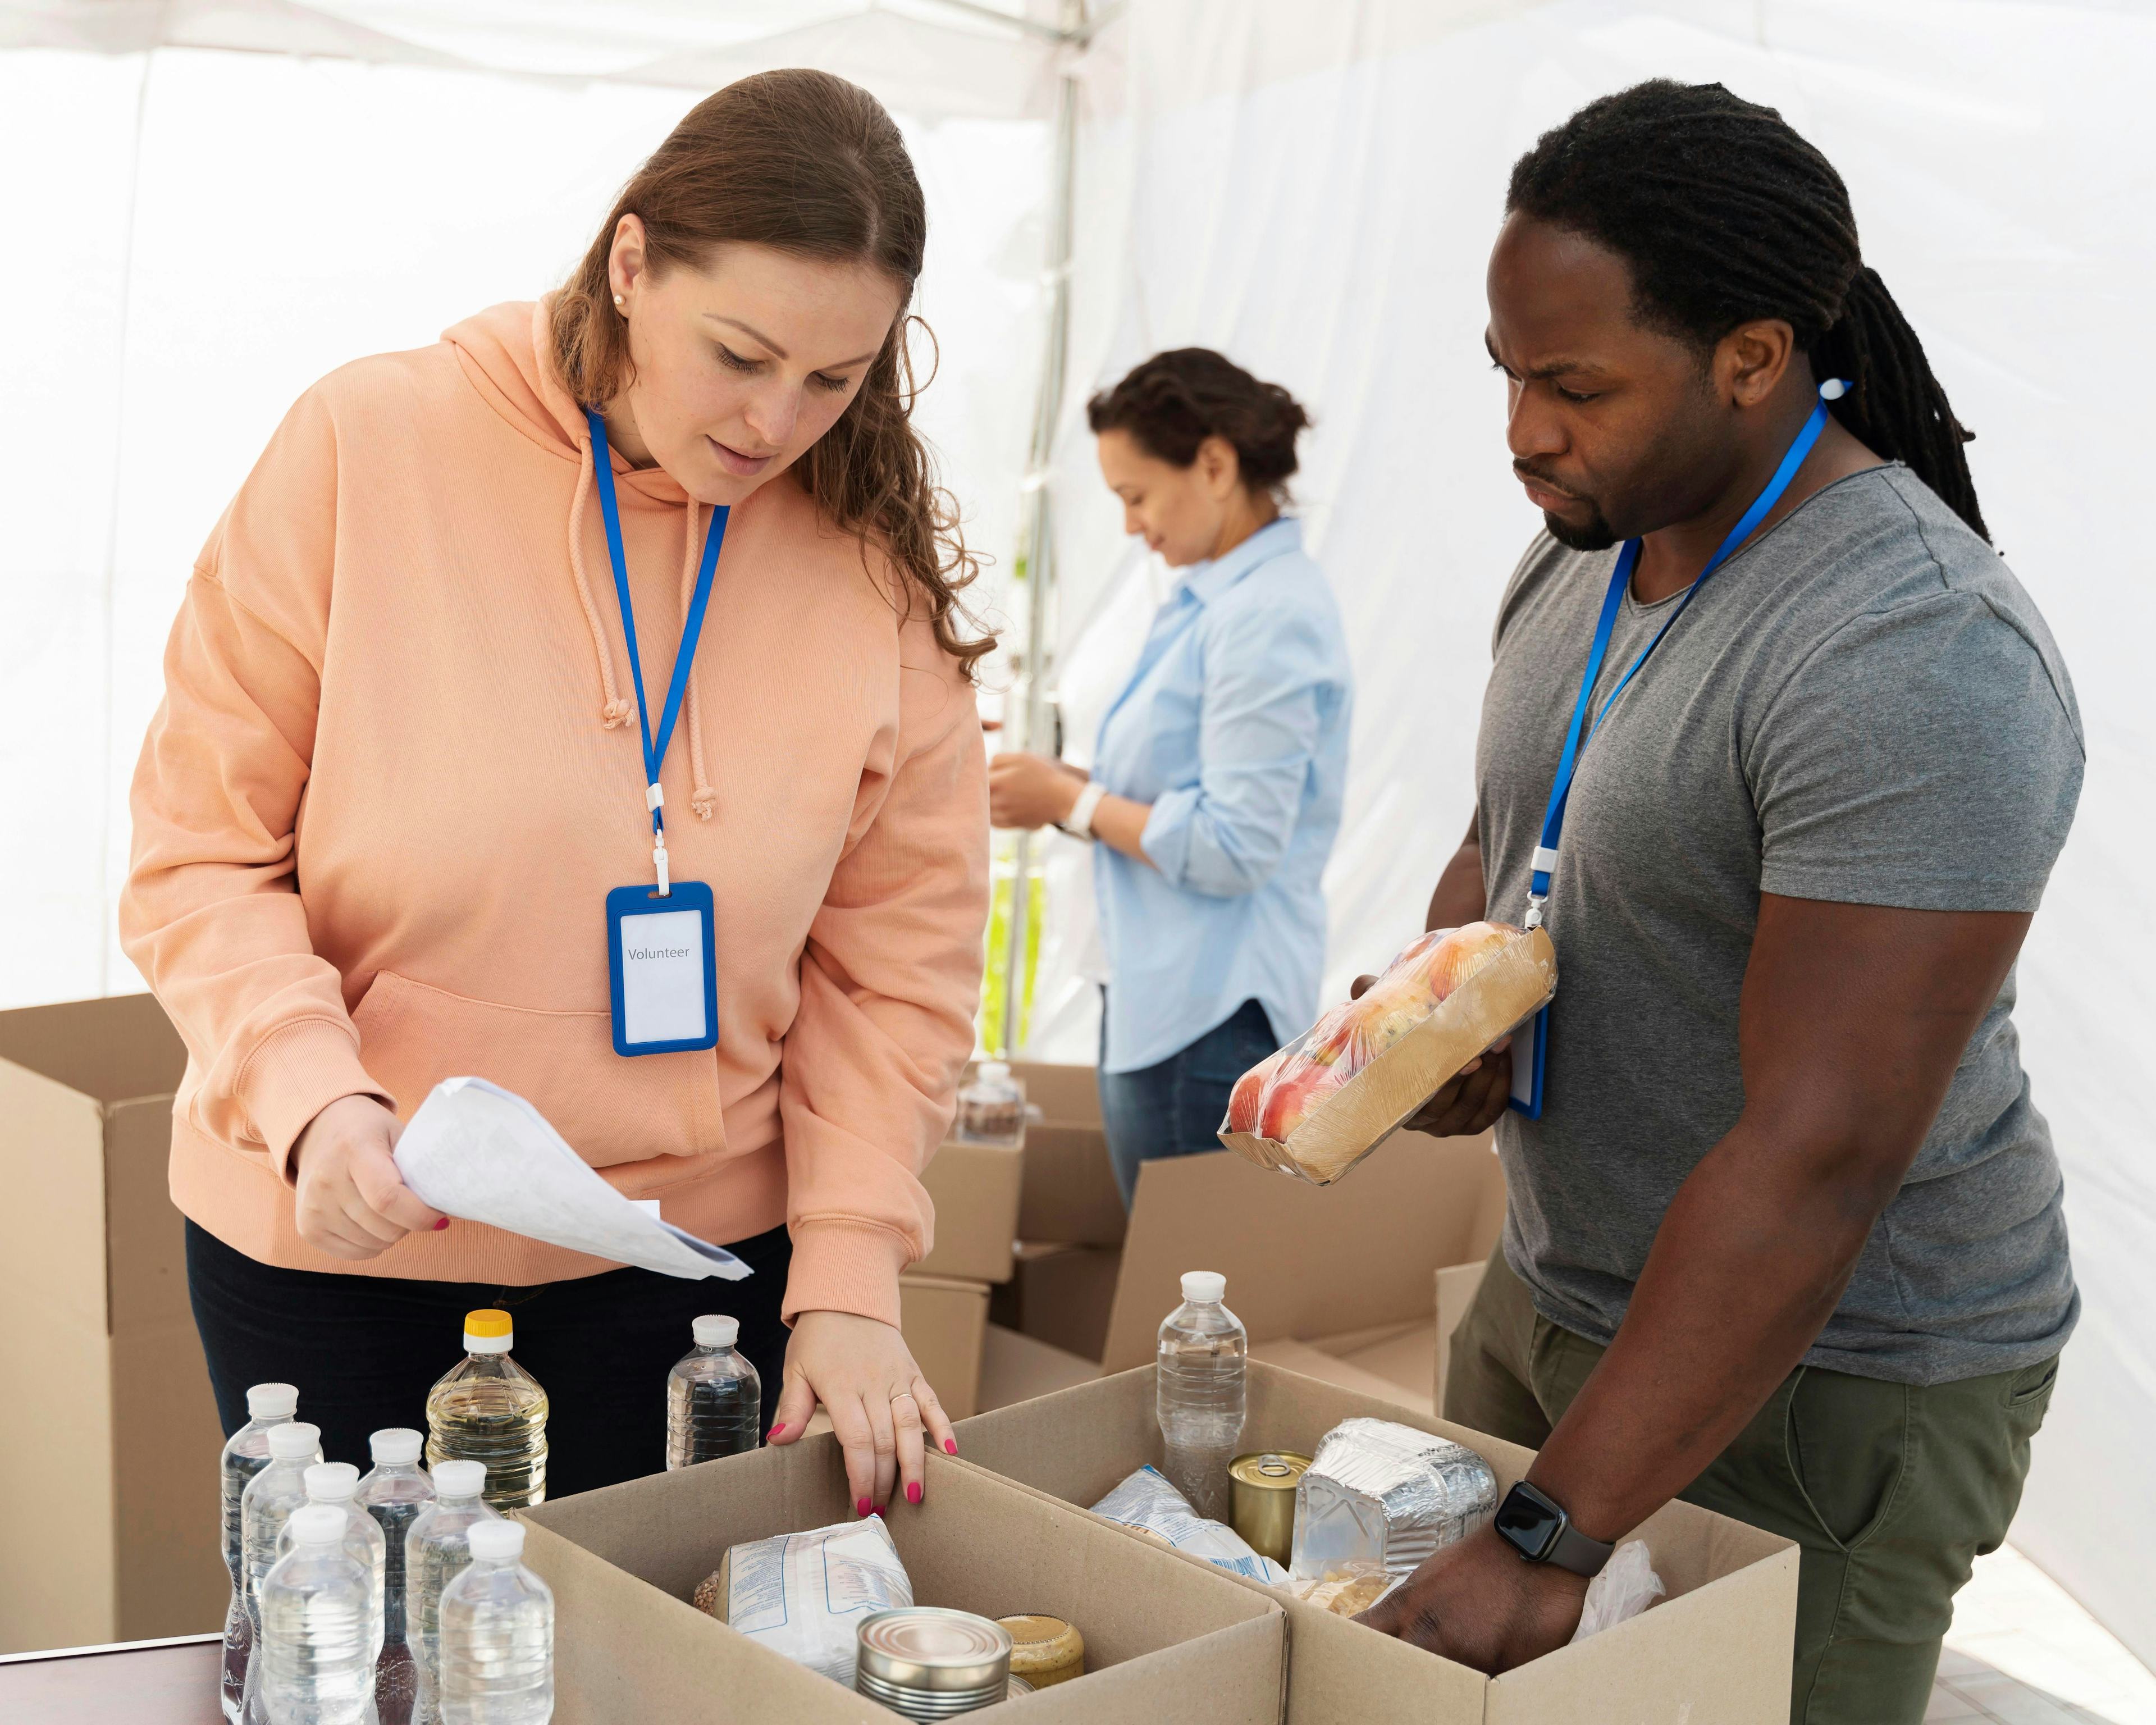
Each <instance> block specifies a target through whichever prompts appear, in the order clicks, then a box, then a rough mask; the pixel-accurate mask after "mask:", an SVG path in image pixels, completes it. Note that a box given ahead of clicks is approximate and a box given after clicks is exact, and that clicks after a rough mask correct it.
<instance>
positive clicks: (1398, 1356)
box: [1250, 1322, 1437, 1418]
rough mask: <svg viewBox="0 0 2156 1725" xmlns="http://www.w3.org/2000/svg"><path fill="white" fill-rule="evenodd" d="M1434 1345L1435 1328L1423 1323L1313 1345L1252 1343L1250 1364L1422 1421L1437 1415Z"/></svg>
mask: <svg viewBox="0 0 2156 1725" xmlns="http://www.w3.org/2000/svg"><path fill="white" fill-rule="evenodd" d="M1436 1342H1437V1333H1436V1327H1435V1324H1434V1323H1429V1322H1424V1323H1416V1324H1407V1325H1404V1326H1399V1327H1389V1328H1385V1329H1382V1330H1378V1331H1374V1332H1373V1331H1368V1330H1361V1331H1357V1332H1354V1333H1353V1334H1351V1335H1346V1336H1323V1337H1319V1338H1318V1339H1317V1341H1315V1342H1261V1343H1255V1344H1254V1345H1253V1346H1252V1347H1251V1348H1250V1358H1252V1359H1255V1360H1263V1361H1264V1362H1265V1363H1266V1364H1267V1365H1273V1366H1279V1367H1281V1368H1282V1369H1283V1370H1286V1371H1290V1372H1300V1373H1301V1374H1302V1375H1303V1376H1304V1377H1306V1378H1317V1380H1318V1381H1319V1382H1320V1383H1322V1384H1337V1385H1339V1386H1340V1388H1342V1389H1352V1390H1354V1391H1355V1392H1357V1393H1358V1394H1362V1395H1368V1396H1373V1397H1375V1398H1376V1399H1378V1400H1379V1401H1382V1402H1391V1403H1393V1404H1394V1405H1395V1406H1397V1407H1401V1408H1405V1409H1408V1410H1409V1412H1410V1413H1414V1414H1422V1415H1424V1417H1425V1418H1427V1417H1428V1416H1429V1415H1430V1414H1434V1413H1435V1412H1436V1411H1437V1404H1436V1403H1435V1400H1434V1399H1433V1397H1432V1394H1431V1384H1430V1380H1431V1378H1432V1376H1433V1369H1432V1368H1433V1356H1434V1354H1435V1351H1436Z"/></svg>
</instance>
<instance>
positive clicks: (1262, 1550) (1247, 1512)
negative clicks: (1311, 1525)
mask: <svg viewBox="0 0 2156 1725" xmlns="http://www.w3.org/2000/svg"><path fill="white" fill-rule="evenodd" d="M1308 1466H1310V1457H1308V1456H1307V1455H1296V1454H1295V1453H1294V1452H1293V1451H1292V1450H1260V1452H1259V1453H1258V1454H1256V1455H1238V1456H1237V1457H1236V1458H1235V1460H1234V1461H1231V1462H1229V1464H1228V1480H1229V1492H1230V1502H1231V1503H1232V1505H1233V1507H1232V1508H1231V1509H1230V1510H1229V1519H1230V1520H1231V1521H1232V1522H1234V1524H1235V1531H1236V1532H1238V1533H1240V1534H1241V1535H1242V1536H1243V1540H1244V1543H1245V1544H1247V1545H1248V1546H1249V1547H1250V1549H1251V1550H1252V1551H1254V1552H1255V1553H1258V1555H1259V1556H1260V1557H1265V1558H1271V1559H1272V1560H1273V1561H1274V1562H1275V1563H1281V1564H1285V1563H1286V1562H1287V1560H1288V1555H1289V1553H1290V1552H1291V1551H1292V1550H1293V1549H1294V1547H1295V1488H1296V1484H1297V1483H1298V1482H1299V1481H1301V1478H1302V1476H1303V1471H1304V1470H1305V1469H1306V1468H1307V1467H1308Z"/></svg>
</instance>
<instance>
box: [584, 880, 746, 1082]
mask: <svg viewBox="0 0 2156 1725" xmlns="http://www.w3.org/2000/svg"><path fill="white" fill-rule="evenodd" d="M607 968H608V971H609V972H610V973H611V974H612V981H613V1051H614V1052H615V1053H616V1054H618V1055H648V1054H680V1053H683V1052H685V1051H687V1050H692V1049H700V1048H716V1047H717V1046H718V1041H719V1024H718V993H719V973H718V965H717V961H716V955H715V954H714V952H713V951H712V940H711V888H710V887H709V886H706V885H705V884H704V883H703V882H702V881H701V880H676V881H675V882H674V883H673V891H671V892H669V893H666V894H664V895H662V894H661V893H660V891H658V889H657V888H655V887H650V886H617V887H615V888H614V890H613V891H612V892H609V893H608V895H607Z"/></svg>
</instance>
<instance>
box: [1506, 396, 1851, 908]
mask: <svg viewBox="0 0 2156 1725" xmlns="http://www.w3.org/2000/svg"><path fill="white" fill-rule="evenodd" d="M1847 387H1848V386H1846V385H1845V384H1840V383H1839V382H1830V383H1828V384H1826V385H1824V386H1822V388H1820V401H1819V403H1817V404H1816V405H1815V407H1814V408H1812V412H1811V417H1810V418H1809V419H1807V420H1805V421H1804V429H1803V430H1801V431H1799V433H1798V434H1797V435H1796V440H1795V441H1794V443H1792V444H1790V445H1789V453H1788V454H1785V455H1784V456H1783V457H1782V465H1780V466H1779V467H1778V468H1776V469H1775V470H1774V478H1772V479H1770V480H1768V481H1767V488H1766V490H1763V491H1762V492H1760V494H1759V495H1758V497H1756V498H1755V499H1753V504H1752V506H1751V507H1750V508H1749V509H1748V510H1746V511H1744V515H1743V519H1742V520H1741V521H1738V523H1737V525H1736V526H1733V527H1732V528H1731V529H1730V530H1729V536H1728V537H1727V538H1726V539H1724V540H1723V541H1722V545H1721V547H1720V548H1719V549H1718V550H1717V551H1716V552H1715V553H1714V555H1713V556H1712V557H1709V558H1708V559H1707V567H1705V568H1703V569H1702V570H1701V571H1700V572H1699V577H1698V578H1697V580H1695V581H1694V582H1693V583H1692V584H1691V586H1690V587H1688V588H1686V589H1685V595H1684V597H1683V598H1681V599H1680V600H1678V601H1677V606H1676V609H1675V610H1674V611H1672V612H1671V613H1670V614H1669V618H1668V620H1667V621H1666V622H1665V623H1664V624H1662V626H1661V628H1660V629H1657V630H1656V631H1655V638H1654V639H1652V640H1651V641H1650V642H1648V643H1647V645H1646V649H1645V651H1644V652H1642V653H1641V654H1640V656H1639V657H1638V658H1637V659H1635V660H1633V661H1632V665H1631V669H1630V670H1627V671H1626V672H1625V675H1623V676H1621V677H1620V678H1619V679H1618V680H1617V686H1616V687H1615V688H1614V689H1612V690H1611V691H1609V698H1608V699H1607V700H1605V701H1604V702H1603V703H1602V711H1600V712H1599V713H1597V714H1596V715H1595V716H1594V724H1593V726H1589V725H1588V723H1587V708H1588V703H1589V701H1592V700H1593V699H1594V681H1595V679H1596V678H1598V677H1599V676H1600V675H1602V661H1603V660H1604V659H1605V658H1606V657H1607V656H1608V655H1609V637H1610V634H1611V633H1612V632H1613V631H1614V629H1616V627H1617V611H1618V608H1619V607H1620V605H1622V604H1623V603H1625V589H1626V588H1629V587H1630V585H1631V584H1632V571H1633V569H1634V568H1635V567H1637V565H1638V563H1639V561H1640V542H1639V541H1638V540H1636V539H1628V540H1626V541H1625V548H1624V549H1623V550H1622V551H1620V552H1618V554H1617V567H1615V568H1614V569H1612V570H1611V571H1610V572H1609V592H1607V593H1604V595H1603V596H1602V614H1601V616H1600V617H1599V618H1598V619H1596V621H1595V624H1594V644H1593V645H1591V646H1590V647H1589V649H1587V669H1586V670H1585V672H1584V674H1583V675H1581V677H1580V680H1579V699H1578V701H1577V702H1575V703H1574V704H1573V709H1572V727H1571V729H1570V730H1568V731H1567V732H1565V737H1564V753H1563V755H1562V756H1561V757H1559V758H1558V763H1557V778H1556V780H1555V781H1554V782H1553V783H1552V784H1551V786H1550V793H1549V806H1548V808H1547V809H1545V810H1544V811H1543V838H1542V843H1541V844H1540V845H1537V846H1536V847H1535V855H1534V865H1533V874H1532V879H1531V880H1530V881H1529V883H1528V886H1527V927H1530V928H1536V927H1540V926H1541V924H1542V920H1543V906H1544V905H1545V904H1546V903H1548V901H1549V890H1550V875H1551V874H1552V873H1553V871H1554V870H1556V868H1557V847H1558V839H1560V838H1561V837H1562V836H1563V833H1564V807H1565V803H1567V802H1568V800H1569V799H1570V798H1571V796H1572V781H1573V774H1574V773H1577V772H1578V769H1579V753H1580V751H1581V749H1583V748H1584V747H1586V745H1587V744H1588V743H1589V742H1594V734H1595V732H1598V731H1599V730H1601V728H1602V721H1604V719H1607V718H1608V717H1609V709H1610V708H1611V707H1613V706H1616V704H1617V697H1618V696H1620V695H1622V694H1623V693H1624V692H1625V689H1626V688H1627V687H1628V686H1629V685H1630V683H1631V680H1632V679H1633V678H1635V677H1636V676H1637V675H1640V666H1641V665H1645V663H1646V662H1647V660H1648V659H1649V658H1650V656H1651V655H1653V653H1654V650H1655V648H1657V647H1659V646H1661V644H1662V638H1663V636H1665V635H1666V634H1669V632H1670V631H1671V629H1674V628H1676V621H1677V619H1678V618H1680V617H1681V616H1683V615H1684V614H1685V607H1686V606H1687V605H1689V604H1690V603H1691V602H1692V601H1693V600H1694V599H1696V598H1698V597H1699V590H1700V588H1702V587H1704V586H1706V585H1707V577H1708V576H1710V575H1712V573H1713V572H1715V571H1716V570H1717V569H1718V568H1720V567H1722V564H1723V563H1724V562H1727V560H1728V557H1729V554H1730V553H1731V552H1733V551H1735V550H1736V549H1737V547H1738V546H1740V545H1742V544H1743V542H1745V541H1746V540H1747V539H1748V538H1750V537H1751V536H1752V534H1753V531H1754V530H1755V529H1756V528H1757V527H1758V525H1759V523H1760V522H1761V521H1764V520H1765V519H1766V518H1767V514H1768V511H1770V510H1772V509H1773V508H1774V506H1775V505H1776V504H1777V503H1779V502H1780V501H1782V493H1783V492H1784V491H1786V490H1789V481H1790V480H1793V479H1794V478H1795V477H1796V476H1797V470H1798V469H1799V467H1801V466H1803V465H1804V457H1805V456H1807V455H1809V454H1811V452H1812V445H1813V444H1815V443H1817V442H1818V441H1819V435H1820V432H1822V431H1824V430H1825V429H1826V416H1827V408H1826V404H1827V403H1828V402H1829V401H1830V400H1832V399H1834V398H1836V397H1839V396H1840V395H1841V394H1842V393H1843V391H1844V390H1845V388H1847ZM1830 390H1831V391H1832V393H1831V394H1830V393H1829V391H1830ZM1583 731H1584V732H1585V733H1586V734H1585V737H1584V739H1583V737H1582V735H1581V733H1582V732H1583Z"/></svg>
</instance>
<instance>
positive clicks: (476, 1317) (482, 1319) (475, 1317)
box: [465, 1306, 516, 1353]
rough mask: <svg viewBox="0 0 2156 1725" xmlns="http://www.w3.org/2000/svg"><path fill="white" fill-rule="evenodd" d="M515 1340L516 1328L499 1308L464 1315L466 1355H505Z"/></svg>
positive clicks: (492, 1307)
mask: <svg viewBox="0 0 2156 1725" xmlns="http://www.w3.org/2000/svg"><path fill="white" fill-rule="evenodd" d="M515 1342H516V1326H515V1325H514V1324H513V1323H511V1321H510V1317H509V1314H508V1313H507V1312H504V1311H502V1310H501V1308H500V1307H497V1306H490V1307H485V1309H483V1310H481V1311H479V1312H466V1313H465V1353H508V1352H509V1350H510V1348H511V1344H512V1343H515Z"/></svg>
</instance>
